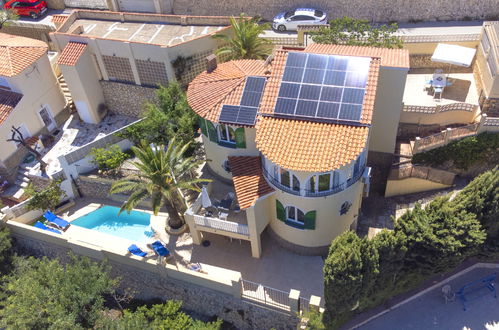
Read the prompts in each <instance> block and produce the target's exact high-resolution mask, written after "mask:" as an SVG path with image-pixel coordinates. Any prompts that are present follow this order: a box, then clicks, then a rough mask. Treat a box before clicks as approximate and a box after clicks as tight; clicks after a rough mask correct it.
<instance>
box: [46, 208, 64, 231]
mask: <svg viewBox="0 0 499 330" xmlns="http://www.w3.org/2000/svg"><path fill="white" fill-rule="evenodd" d="M43 217H44V218H45V219H47V221H48V222H50V223H51V224H52V225H54V226H55V227H57V228H59V229H61V230H63V231H64V230H66V229H68V227H69V225H70V223H69V222H68V221H66V220H64V219H61V218H59V217H58V216H57V215H55V214H54V213H52V212H50V211H47V212H45V213H44V214H43Z"/></svg>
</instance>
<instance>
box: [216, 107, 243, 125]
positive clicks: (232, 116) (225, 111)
mask: <svg viewBox="0 0 499 330" xmlns="http://www.w3.org/2000/svg"><path fill="white" fill-rule="evenodd" d="M239 108H240V107H239V106H238V105H223V106H222V111H221V112H220V117H219V118H218V121H220V122H224V123H236V122H237V116H238V114H239Z"/></svg>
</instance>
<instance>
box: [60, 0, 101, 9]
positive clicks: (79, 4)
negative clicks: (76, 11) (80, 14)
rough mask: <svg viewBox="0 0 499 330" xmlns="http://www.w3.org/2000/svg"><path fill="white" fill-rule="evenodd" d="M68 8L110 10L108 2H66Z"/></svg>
mask: <svg viewBox="0 0 499 330" xmlns="http://www.w3.org/2000/svg"><path fill="white" fill-rule="evenodd" d="M64 4H65V5H66V7H74V8H90V9H109V8H108V7H107V1H106V0H64Z"/></svg>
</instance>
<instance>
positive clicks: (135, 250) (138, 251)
mask: <svg viewBox="0 0 499 330" xmlns="http://www.w3.org/2000/svg"><path fill="white" fill-rule="evenodd" d="M128 251H129V252H130V253H131V254H133V255H136V256H139V257H145V256H146V255H147V252H144V251H142V250H141V249H140V248H139V247H138V246H137V245H135V244H132V245H130V246H129V247H128Z"/></svg>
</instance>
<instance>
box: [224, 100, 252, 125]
mask: <svg viewBox="0 0 499 330" xmlns="http://www.w3.org/2000/svg"><path fill="white" fill-rule="evenodd" d="M257 109H258V108H255V107H245V106H239V105H226V104H225V105H223V106H222V111H221V112H220V117H219V118H218V121H219V122H221V123H226V124H236V125H248V126H252V125H254V124H255V120H256V113H257Z"/></svg>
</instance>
